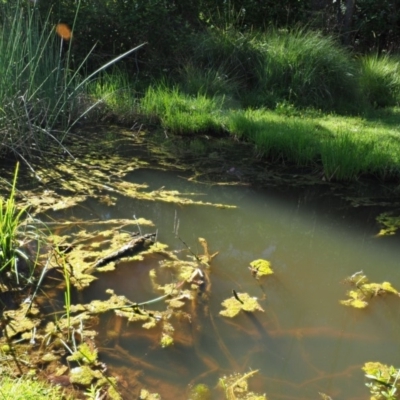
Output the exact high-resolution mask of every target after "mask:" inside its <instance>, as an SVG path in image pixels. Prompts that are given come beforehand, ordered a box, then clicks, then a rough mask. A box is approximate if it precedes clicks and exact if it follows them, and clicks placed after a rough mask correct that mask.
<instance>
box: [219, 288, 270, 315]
mask: <svg viewBox="0 0 400 400" xmlns="http://www.w3.org/2000/svg"><path fill="white" fill-rule="evenodd" d="M222 306H223V307H225V308H226V310H222V311H220V312H219V314H220V315H222V316H223V317H228V318H233V317H235V316H236V315H238V314H239V313H240V311H246V312H254V311H262V312H264V310H263V309H262V307H261V306H260V305H259V304H258V301H257V298H256V297H250V295H249V294H248V293H237V292H236V291H235V290H233V297H230V298H229V299H226V300H224V301H223V302H222Z"/></svg>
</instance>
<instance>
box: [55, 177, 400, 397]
mask: <svg viewBox="0 0 400 400" xmlns="http://www.w3.org/2000/svg"><path fill="white" fill-rule="evenodd" d="M125 179H126V180H129V181H131V182H134V183H146V184H147V185H149V188H150V189H151V190H155V189H157V188H159V187H164V188H165V189H166V190H178V191H180V192H182V193H185V192H190V193H198V194H199V196H201V200H202V201H207V202H213V203H223V204H230V205H234V206H236V207H237V208H234V209H221V208H216V207H211V206H198V205H187V206H180V205H178V204H174V203H165V202H159V201H156V202H153V201H145V200H135V199H132V198H125V197H122V196H119V197H118V200H117V202H116V205H114V206H106V205H104V204H102V203H100V202H98V201H97V200H96V199H88V200H86V201H85V202H84V203H83V204H81V205H80V206H76V207H74V208H72V209H69V210H66V211H58V212H54V213H53V214H52V215H51V216H52V218H55V219H60V220H63V219H64V220H65V219H69V218H78V219H89V220H90V219H100V220H103V221H107V220H109V219H115V218H128V219H129V218H130V219H132V218H146V219H149V220H151V221H152V222H153V223H154V225H155V227H156V229H157V240H158V241H160V242H162V243H165V244H167V245H168V246H169V248H170V249H172V250H181V251H182V253H185V254H188V255H191V254H201V253H202V248H201V246H200V244H199V242H198V238H199V237H203V238H205V239H206V240H207V242H208V246H209V248H210V252H216V251H218V252H219V253H218V255H217V256H216V257H215V258H213V260H212V262H211V268H210V282H211V291H210V293H211V294H210V296H209V297H208V298H207V299H206V300H204V299H199V301H198V308H199V310H198V312H197V315H196V316H192V319H191V317H190V316H188V317H187V318H182V320H181V321H180V322H179V323H178V326H175V327H174V328H175V334H176V335H177V336H182V337H186V338H187V337H189V338H191V340H186V339H185V340H181V341H179V340H177V341H176V343H175V345H173V346H172V347H168V348H161V346H160V344H159V340H158V339H159V338H157V337H156V336H157V334H156V335H155V336H154V338H153V339H154V340H151V334H150V333H147V332H146V334H145V335H144V334H142V333H141V332H142V331H143V329H142V328H141V327H140V323H139V324H137V323H131V324H127V323H126V322H123V323H122V329H121V332H120V338H119V341H118V346H119V347H121V348H123V349H124V351H126V354H127V360H126V362H123V361H121V362H117V365H115V367H116V368H117V369H118V367H121V368H130V369H134V368H135V367H133V366H132V364H130V363H129V360H128V358H129V356H132V357H134V359H136V360H137V359H140V360H142V362H143V364H141V365H142V366H143V365H151V366H155V368H154V369H151V368H150V367H149V369H147V370H144V371H141V372H142V375H141V376H140V378H139V381H140V382H141V383H142V384H143V386H146V388H147V389H148V390H150V391H151V392H157V393H159V394H160V395H161V397H162V399H166V400H169V399H187V398H188V385H194V384H198V383H204V384H206V385H208V386H209V387H210V388H214V387H215V386H216V384H217V382H218V378H219V377H221V376H223V375H228V374H232V373H236V372H237V373H242V374H243V373H246V372H249V371H251V370H256V369H257V370H259V373H258V374H257V375H256V376H255V377H254V378H252V379H251V381H250V388H251V390H252V391H254V392H257V393H266V394H267V396H268V398H269V399H312V398H314V399H315V398H319V394H318V393H326V394H327V395H329V396H331V397H332V398H333V399H354V400H355V399H365V398H367V397H368V389H367V388H366V387H365V385H364V374H363V371H362V370H361V367H362V365H363V364H364V363H365V362H367V361H380V362H382V363H385V364H389V365H397V366H399V365H398V364H399V359H398V354H399V350H400V349H399V346H400V336H399V335H398V332H399V328H400V327H399V324H400V319H399V313H400V308H399V306H398V301H399V299H398V298H397V297H396V296H377V297H376V298H374V299H373V300H372V301H371V303H370V305H369V306H368V307H367V308H365V309H353V308H351V307H345V306H343V305H341V304H340V303H339V301H340V300H344V299H346V298H347V297H346V292H347V291H348V290H349V289H350V287H349V285H348V284H346V283H345V282H344V281H345V278H346V277H348V276H350V275H352V274H354V273H356V272H358V271H363V272H364V273H365V274H366V275H367V276H368V278H369V279H370V280H371V281H372V282H383V281H389V282H391V283H392V284H393V286H394V287H395V288H400V270H399V268H398V266H399V247H398V238H397V237H396V236H391V237H383V238H379V237H376V234H377V233H378V231H379V227H378V226H377V224H376V222H375V217H376V212H375V214H374V213H373V212H370V211H369V209H364V210H362V209H355V208H351V207H349V206H348V205H347V204H345V203H344V202H343V201H342V200H340V199H339V198H337V197H333V196H329V195H327V194H326V193H325V194H323V193H320V192H319V191H318V190H317V189H314V188H312V187H309V188H306V189H304V188H303V189H300V188H297V189H291V188H288V187H287V188H282V187H281V188H279V187H278V188H277V187H272V188H264V189H254V188H252V187H251V186H218V185H215V186H213V185H201V184H196V183H192V182H188V181H187V180H185V179H182V178H181V177H180V176H179V174H178V173H175V172H165V171H154V170H150V169H140V170H137V171H134V172H131V173H130V174H128V175H127V176H126V177H125ZM141 229H142V231H143V233H146V232H153V231H154V229H153V228H151V227H142V228H141ZM188 248H190V251H189V250H188ZM257 259H265V260H268V261H270V263H271V265H272V268H273V270H274V274H273V275H270V276H267V277H264V278H261V279H260V280H256V279H255V278H254V276H253V275H252V274H251V271H250V270H249V268H248V267H249V265H250V262H252V261H254V260H257ZM160 260H161V257H158V256H157V255H153V256H152V257H147V258H145V259H144V260H143V261H135V262H128V263H127V262H125V263H124V262H122V263H121V264H120V265H119V266H117V268H116V270H115V271H113V272H109V273H107V275H106V276H105V277H102V278H101V279H99V280H98V281H96V282H94V283H93V284H92V285H91V286H90V287H89V288H88V289H86V290H85V291H84V292H83V294H82V298H81V300H80V301H82V302H89V301H91V300H92V299H104V298H106V297H107V295H106V294H105V291H106V289H109V288H111V289H113V290H114V292H115V293H116V294H118V295H125V296H126V297H128V298H129V299H130V300H132V301H135V302H145V301H147V300H151V299H152V298H154V297H157V294H155V292H154V290H153V288H152V285H151V282H150V279H149V271H150V270H151V269H155V270H157V268H159V261H160ZM163 279H164V280H165V281H168V280H170V281H171V282H173V281H174V280H176V277H175V276H174V274H173V272H169V273H165V274H164V277H163ZM232 290H235V291H236V292H237V293H248V294H249V295H251V296H254V297H257V299H258V301H259V304H260V305H261V307H262V308H263V309H264V312H260V311H256V312H255V313H248V314H247V313H241V314H240V315H239V316H237V317H235V318H233V319H230V318H225V317H222V316H220V315H219V312H220V311H221V310H222V306H221V303H222V302H223V300H224V299H226V298H229V297H231V296H232ZM205 302H206V303H207V304H205ZM162 307H163V305H160V304H158V303H155V304H149V305H148V306H147V307H146V310H157V308H162ZM164 308H165V307H164ZM194 319H195V320H194ZM107 324H110V321H108V320H104V331H107V329H110V328H109V326H108V325H107ZM135 324H137V326H136V325H135ZM106 341H107V340H105V342H106ZM221 343H222V344H221ZM104 346H105V347H107V344H104ZM105 358H106V360H107V362H109V363H110V364H112V363H113V360H112V358H108V359H107V355H106V357H105ZM138 369H140V366H138ZM144 369H146V368H144ZM130 383H131V384H133V387H132V388H131V389H130V390H132V393H137V391H138V390H139V389H140V387H139V386H140V384H138V383H137V382H135V383H133V382H126V385H128V386H129V384H130ZM135 391H136V392H135ZM215 396H216V397H215V398H222V396H223V395H222V392H219V394H217V395H215Z"/></svg>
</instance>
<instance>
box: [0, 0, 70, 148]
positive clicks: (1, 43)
mask: <svg viewBox="0 0 400 400" xmlns="http://www.w3.org/2000/svg"><path fill="white" fill-rule="evenodd" d="M0 7H1V11H2V15H3V16H4V19H3V21H2V24H1V29H0V39H1V40H0V104H1V109H0V137H1V142H0V143H1V144H0V153H1V152H4V151H14V152H20V153H22V154H27V153H29V152H30V151H31V150H32V149H39V148H42V147H43V145H46V144H48V142H53V141H55V142H58V141H59V139H58V138H57V137H56V136H58V135H57V134H55V133H54V132H53V133H50V132H51V131H53V128H54V127H55V125H56V123H60V122H63V126H64V127H65V125H66V123H68V122H69V120H70V119H71V117H72V114H73V112H74V109H75V105H76V104H75V102H74V101H73V99H72V98H70V99H69V101H68V102H66V97H67V96H68V95H69V93H68V91H67V90H66V88H65V79H68V78H66V75H67V74H68V73H69V71H67V70H66V66H65V63H64V60H63V54H62V48H61V47H60V46H62V43H61V44H60V38H58V37H57V36H56V34H55V31H54V26H53V25H52V24H51V23H50V21H49V20H48V19H47V20H45V21H41V20H40V17H39V15H38V13H37V10H35V9H34V8H32V7H30V6H29V5H28V6H26V5H24V4H23V3H22V2H21V1H19V0H17V2H16V4H14V5H13V7H11V5H10V4H9V3H8V2H6V3H1V5H0ZM75 78H76V79H77V76H75ZM71 79H72V78H71ZM69 83H70V84H72V82H71V81H70V82H69ZM74 84H75V82H74ZM74 100H75V99H74ZM60 127H61V128H62V126H60Z"/></svg>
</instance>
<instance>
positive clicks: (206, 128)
mask: <svg viewBox="0 0 400 400" xmlns="http://www.w3.org/2000/svg"><path fill="white" fill-rule="evenodd" d="M223 101H224V99H223V97H222V98H218V97H213V98H209V97H207V96H205V95H202V94H197V95H195V96H190V95H187V94H185V93H183V92H182V91H180V90H179V89H178V88H177V87H173V88H169V87H168V86H166V85H165V84H161V85H157V86H150V87H149V88H148V89H147V91H146V93H145V95H144V97H143V98H142V99H141V102H140V112H141V113H142V114H144V115H146V117H147V118H148V120H149V121H151V122H160V123H161V126H162V127H163V128H164V130H165V131H166V133H168V132H170V133H176V134H186V135H194V134H196V133H207V132H213V133H216V132H219V131H221V130H222V126H221V123H220V115H221V112H222V108H223Z"/></svg>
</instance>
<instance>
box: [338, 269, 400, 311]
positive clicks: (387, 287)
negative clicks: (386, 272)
mask: <svg viewBox="0 0 400 400" xmlns="http://www.w3.org/2000/svg"><path fill="white" fill-rule="evenodd" d="M346 282H348V283H349V284H350V285H352V286H353V287H354V290H349V291H348V292H347V296H348V297H349V299H347V300H340V304H343V305H344V306H350V307H354V308H365V307H367V306H368V301H369V300H370V299H372V298H374V297H376V296H382V295H385V294H390V293H391V294H394V295H396V296H400V293H399V292H398V291H397V290H396V289H395V288H394V287H393V286H392V284H391V283H390V282H383V283H371V282H369V280H368V278H367V277H366V275H364V273H363V271H359V272H356V273H355V274H353V275H351V276H350V277H348V278H346Z"/></svg>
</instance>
